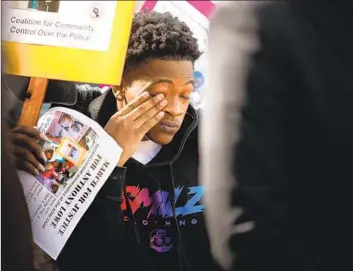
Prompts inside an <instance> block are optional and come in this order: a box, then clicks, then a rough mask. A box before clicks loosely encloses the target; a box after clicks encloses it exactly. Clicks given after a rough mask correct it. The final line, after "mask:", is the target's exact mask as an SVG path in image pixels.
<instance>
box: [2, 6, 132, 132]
mask: <svg viewBox="0 0 353 271" xmlns="http://www.w3.org/2000/svg"><path fill="white" fill-rule="evenodd" d="M20 2H21V1H3V2H2V3H1V4H2V15H3V16H2V18H1V19H2V25H1V30H2V37H1V38H2V47H3V52H4V54H5V59H6V62H5V63H4V64H5V65H4V72H5V73H7V74H12V75H19V76H26V77H30V78H31V80H30V84H29V86H28V97H27V99H26V100H25V102H24V105H23V110H22V114H21V117H20V121H19V124H20V125H23V126H32V127H33V126H35V125H36V124H37V121H38V117H39V113H40V110H41V106H42V103H43V101H44V98H45V93H46V89H47V86H48V79H49V80H50V79H55V80H63V81H71V82H83V83H93V84H109V85H119V84H120V81H121V77H122V74H123V69H124V63H125V57H126V50H127V47H128V40H129V36H130V29H131V23H132V18H133V15H134V9H135V1H60V6H59V8H58V9H55V10H50V9H49V10H43V9H28V8H27V6H22V5H19V4H20ZM29 23H30V26H27V25H29Z"/></svg>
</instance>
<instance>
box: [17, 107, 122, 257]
mask: <svg viewBox="0 0 353 271" xmlns="http://www.w3.org/2000/svg"><path fill="white" fill-rule="evenodd" d="M37 126H38V129H39V131H40V132H42V133H43V134H45V135H46V136H47V137H48V140H47V141H44V140H43V141H41V142H40V144H41V146H42V147H43V152H44V155H45V156H46V159H47V161H46V162H45V171H44V172H41V173H40V174H39V175H38V176H32V175H30V174H29V173H26V172H23V171H19V178H20V181H21V183H22V186H23V190H24V194H25V198H26V202H27V206H28V211H29V215H30V219H31V224H32V231H33V240H34V242H35V243H36V244H37V245H38V246H39V247H41V248H42V249H43V250H44V251H45V252H46V253H47V254H48V255H49V256H51V257H52V258H53V259H56V258H57V257H58V255H59V253H60V251H61V250H62V248H63V247H64V245H65V243H66V241H67V240H68V238H69V236H70V235H71V233H72V232H73V230H74V229H75V227H76V225H77V223H78V222H79V220H80V219H81V217H82V216H83V214H84V213H85V211H86V210H87V209H88V207H89V206H90V204H91V203H92V201H93V199H94V198H95V196H96V195H97V193H98V191H99V190H100V188H101V187H102V186H103V184H104V182H105V181H106V180H107V178H108V177H109V175H110V173H111V172H112V171H113V169H114V168H115V166H116V165H117V163H118V160H119V157H120V155H121V152H122V149H121V148H120V147H119V146H118V145H117V144H116V142H115V141H114V139H113V138H111V137H110V136H109V135H108V134H107V133H106V132H105V131H104V130H103V128H102V127H100V125H99V124H97V123H96V122H94V121H92V120H91V119H89V118H88V117H86V116H84V115H83V114H81V113H78V112H76V111H73V110H70V109H67V108H61V107H56V108H52V109H50V110H49V111H48V112H47V113H45V114H44V115H43V116H42V117H41V118H40V120H39V122H38V125H37Z"/></svg>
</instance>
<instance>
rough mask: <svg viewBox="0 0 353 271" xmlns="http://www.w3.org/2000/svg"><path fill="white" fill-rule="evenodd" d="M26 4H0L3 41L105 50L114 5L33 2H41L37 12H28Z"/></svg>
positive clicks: (104, 2) (106, 2) (57, 0)
mask: <svg viewBox="0 0 353 271" xmlns="http://www.w3.org/2000/svg"><path fill="white" fill-rule="evenodd" d="M29 2H30V1H22V0H21V1H2V2H1V4H2V11H3V12H2V26H1V27H2V40H3V41H13V42H20V43H28V44H38V45H47V46H57V47H69V48H76V49H83V50H95V51H107V50H108V49H109V44H110V36H111V32H112V27H113V20H114V16H115V11H116V5H117V1H60V0H52V1H33V2H37V3H40V2H42V3H41V4H40V5H39V4H37V9H31V8H28V6H30V7H31V3H29ZM55 3H58V5H56V4H55ZM57 7H58V8H57Z"/></svg>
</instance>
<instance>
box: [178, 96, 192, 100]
mask: <svg viewBox="0 0 353 271" xmlns="http://www.w3.org/2000/svg"><path fill="white" fill-rule="evenodd" d="M180 97H181V98H183V99H185V100H190V96H189V95H181V96H180Z"/></svg>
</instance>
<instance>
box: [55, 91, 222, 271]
mask: <svg viewBox="0 0 353 271" xmlns="http://www.w3.org/2000/svg"><path fill="white" fill-rule="evenodd" d="M90 96H91V97H92V95H90ZM84 103H85V102H83V104H84ZM81 104H82V103H81ZM116 110H117V108H116V101H115V98H114V96H113V94H112V91H110V90H108V91H107V92H105V93H104V94H103V95H101V96H100V97H98V98H96V99H95V100H94V101H93V102H91V103H90V105H89V106H88V108H87V110H86V112H83V113H85V114H86V115H88V116H89V117H91V118H92V119H93V120H95V121H97V122H98V123H99V124H100V125H101V126H102V127H104V126H105V124H106V123H107V121H108V120H109V118H110V117H111V116H112V115H113V114H114V113H115V112H116ZM197 124H198V113H197V112H196V111H195V109H193V108H192V107H191V106H190V107H189V109H188V112H187V114H186V117H185V119H184V122H183V125H182V128H181V129H180V131H179V132H178V133H177V134H176V135H175V137H174V139H173V141H172V143H170V144H169V145H166V146H164V147H163V148H162V150H161V151H160V153H159V154H158V155H157V156H156V157H155V158H154V159H153V160H152V161H151V162H150V163H148V164H147V165H143V164H140V163H139V162H137V161H136V160H134V159H130V160H129V161H128V162H127V164H126V165H125V167H124V168H116V169H115V170H114V171H113V173H112V174H111V176H110V178H109V179H108V181H107V182H106V184H105V185H104V186H103V188H102V189H101V191H100V192H99V194H98V195H97V197H96V199H95V201H94V202H93V203H92V205H91V206H90V207H89V209H88V211H87V212H86V214H85V215H84V217H83V218H82V220H81V221H80V222H79V224H78V226H77V228H76V229H75V231H74V232H73V234H72V235H71V237H70V239H69V240H68V242H67V244H66V246H65V247H64V249H63V251H62V253H61V255H60V256H59V258H58V265H59V268H60V270H61V271H77V270H85V271H89V270H92V271H93V270H104V271H109V270H114V271H118V270H130V271H134V270H136V271H137V270H139V271H140V270H146V271H148V270H151V271H152V270H153V271H159V270H161V271H162V270H175V271H181V270H183V271H187V270H188V271H203V270H210V271H214V270H218V269H217V268H216V266H215V265H214V262H213V260H212V256H211V254H210V250H209V242H208V237H207V233H206V229H205V225H204V218H203V210H204V207H203V205H202V204H201V203H200V201H201V199H202V196H203V194H204V189H203V187H201V186H199V185H198V145H197ZM127 199H128V200H127Z"/></svg>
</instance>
